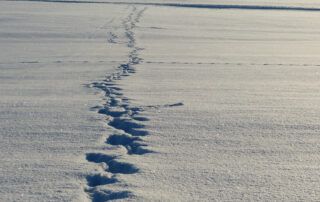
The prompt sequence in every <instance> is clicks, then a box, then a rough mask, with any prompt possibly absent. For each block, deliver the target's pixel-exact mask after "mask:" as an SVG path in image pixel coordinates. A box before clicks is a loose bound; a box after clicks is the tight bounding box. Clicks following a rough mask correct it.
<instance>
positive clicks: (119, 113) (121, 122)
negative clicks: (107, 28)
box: [86, 7, 150, 202]
mask: <svg viewBox="0 0 320 202" xmlns="http://www.w3.org/2000/svg"><path fill="white" fill-rule="evenodd" d="M143 11H144V9H142V10H139V9H137V8H135V7H133V9H132V11H131V12H130V14H129V15H128V16H127V17H126V18H125V19H124V20H123V21H122V27H123V28H124V35H125V39H126V41H127V47H128V48H130V49H131V51H130V53H129V56H128V62H127V63H123V64H121V65H119V66H118V68H117V71H116V72H114V73H113V74H111V75H108V76H106V78H105V80H103V81H102V82H94V83H92V84H91V86H92V87H95V88H98V89H100V90H102V91H103V92H104V93H105V99H106V103H105V104H104V106H103V107H102V108H101V107H95V108H92V110H97V111H98V113H100V114H104V115H106V120H107V121H108V122H107V124H108V125H109V126H110V127H112V128H113V129H114V130H118V131H119V132H123V133H124V134H113V135H110V136H109V137H108V138H107V140H106V143H107V144H110V145H120V146H123V147H125V148H126V149H127V154H129V155H132V154H145V153H147V152H150V151H149V150H147V149H146V148H144V147H146V146H147V145H146V144H145V143H143V140H142V139H141V138H140V137H138V136H145V135H147V134H148V132H147V131H145V130H142V129H143V128H144V127H145V126H144V125H143V124H141V123H140V122H142V121H147V120H148V119H147V118H146V117H143V116H138V114H139V112H140V111H141V110H140V109H139V108H136V107H131V106H130V103H129V99H128V98H126V97H124V95H123V93H122V92H121V91H122V89H121V88H119V87H118V86H117V85H116V83H115V81H117V80H121V79H122V78H124V77H125V76H129V75H130V74H133V73H135V72H136V71H135V69H134V65H137V64H140V63H141V62H142V59H141V58H140V57H139V51H140V50H142V49H141V48H139V47H137V46H136V39H135V34H134V31H133V30H134V28H135V26H136V25H135V24H136V23H137V22H139V19H140V18H141V16H142V13H143ZM118 39H119V38H118V36H117V35H115V34H114V33H113V32H109V33H108V41H109V42H110V43H118V42H117V41H118ZM86 159H87V161H89V162H92V163H97V164H100V166H101V167H102V168H103V171H102V172H100V173H94V174H91V175H88V176H87V185H88V186H89V189H87V190H86V192H87V193H88V194H89V196H90V197H91V199H92V201H94V202H100V201H107V200H113V199H124V198H127V197H132V196H133V194H132V193H131V192H129V191H120V192H112V191H110V190H100V189H99V186H101V185H107V184H112V183H118V182H119V181H118V179H117V177H116V176H117V175H118V174H134V173H137V172H139V168H137V167H136V166H135V165H133V164H130V163H127V162H122V161H120V156H112V155H107V154H104V153H100V152H99V153H87V155H86Z"/></svg>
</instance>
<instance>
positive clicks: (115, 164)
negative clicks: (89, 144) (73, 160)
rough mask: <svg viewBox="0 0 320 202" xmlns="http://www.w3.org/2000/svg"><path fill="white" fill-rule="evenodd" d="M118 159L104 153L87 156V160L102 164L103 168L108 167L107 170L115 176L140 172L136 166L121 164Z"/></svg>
mask: <svg viewBox="0 0 320 202" xmlns="http://www.w3.org/2000/svg"><path fill="white" fill-rule="evenodd" d="M116 158H117V157H116V156H109V155H106V154H102V153H88V154H87V160H88V161H89V162H94V163H102V165H103V166H105V165H106V166H107V167H106V168H105V170H106V171H107V172H110V173H113V174H116V173H121V174H133V173H136V172H138V171H139V169H138V168H137V167H136V166H134V165H132V164H130V163H125V162H119V161H117V160H116Z"/></svg>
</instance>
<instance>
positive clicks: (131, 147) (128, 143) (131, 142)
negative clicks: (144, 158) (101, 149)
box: [107, 134, 152, 155]
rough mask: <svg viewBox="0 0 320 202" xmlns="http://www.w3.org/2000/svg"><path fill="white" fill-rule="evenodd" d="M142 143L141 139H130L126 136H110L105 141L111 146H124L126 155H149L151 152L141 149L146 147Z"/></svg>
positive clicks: (130, 137)
mask: <svg viewBox="0 0 320 202" xmlns="http://www.w3.org/2000/svg"><path fill="white" fill-rule="evenodd" d="M140 141H142V139H141V138H139V137H132V136H129V135H126V134H122V135H111V136H110V137H109V138H108V139H107V143H108V144H111V145H122V146H124V147H125V148H126V149H127V151H128V154H138V155H142V154H146V153H151V152H152V151H150V150H148V149H145V148H143V146H147V145H146V144H143V143H141V142H140Z"/></svg>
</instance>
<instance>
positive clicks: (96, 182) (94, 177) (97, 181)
mask: <svg viewBox="0 0 320 202" xmlns="http://www.w3.org/2000/svg"><path fill="white" fill-rule="evenodd" d="M87 182H88V185H89V186H90V187H96V186H100V185H106V184H113V183H116V182H118V180H117V179H116V178H113V177H108V176H106V175H104V174H101V173H97V174H91V175H89V176H87Z"/></svg>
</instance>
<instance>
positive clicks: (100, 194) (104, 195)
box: [92, 190, 133, 202]
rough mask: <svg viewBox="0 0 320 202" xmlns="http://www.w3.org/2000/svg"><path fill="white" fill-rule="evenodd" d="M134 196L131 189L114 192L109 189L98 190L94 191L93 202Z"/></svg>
mask: <svg viewBox="0 0 320 202" xmlns="http://www.w3.org/2000/svg"><path fill="white" fill-rule="evenodd" d="M132 196H133V194H132V193H131V192H129V191H120V192H113V191H109V190H97V191H95V192H93V193H92V202H104V201H110V200H117V199H125V198H129V197H132Z"/></svg>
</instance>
